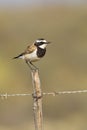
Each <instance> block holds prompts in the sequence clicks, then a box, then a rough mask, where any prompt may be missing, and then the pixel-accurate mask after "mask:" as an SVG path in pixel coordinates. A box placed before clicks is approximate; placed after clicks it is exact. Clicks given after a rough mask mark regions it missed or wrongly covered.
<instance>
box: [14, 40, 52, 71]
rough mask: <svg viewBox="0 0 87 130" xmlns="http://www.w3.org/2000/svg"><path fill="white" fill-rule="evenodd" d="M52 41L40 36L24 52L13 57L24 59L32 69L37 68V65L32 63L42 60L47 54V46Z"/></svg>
mask: <svg viewBox="0 0 87 130" xmlns="http://www.w3.org/2000/svg"><path fill="white" fill-rule="evenodd" d="M49 43H51V42H49V41H46V40H45V39H43V38H39V39H37V40H35V41H34V43H33V44H31V45H28V46H27V48H26V49H25V51H24V52H22V53H21V54H19V55H18V56H16V57H14V58H13V59H18V58H20V59H23V60H25V62H26V63H27V65H28V66H29V67H30V69H37V67H36V66H35V65H34V64H33V63H32V62H36V61H38V60H40V59H41V58H42V57H44V56H45V54H46V46H47V45H48V44H49Z"/></svg>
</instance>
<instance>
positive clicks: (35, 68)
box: [29, 62, 38, 70]
mask: <svg viewBox="0 0 87 130" xmlns="http://www.w3.org/2000/svg"><path fill="white" fill-rule="evenodd" d="M29 63H30V64H31V65H32V66H33V68H34V70H38V68H37V67H36V66H35V65H34V64H33V63H32V62H29Z"/></svg>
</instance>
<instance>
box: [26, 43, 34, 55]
mask: <svg viewBox="0 0 87 130" xmlns="http://www.w3.org/2000/svg"><path fill="white" fill-rule="evenodd" d="M35 49H36V46H35V45H34V44H32V45H29V46H28V47H27V48H26V50H25V52H26V53H28V54H29V53H32V52H33V51H34V50H35Z"/></svg>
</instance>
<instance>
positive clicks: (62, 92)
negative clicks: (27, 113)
mask: <svg viewBox="0 0 87 130" xmlns="http://www.w3.org/2000/svg"><path fill="white" fill-rule="evenodd" d="M77 93H78V94H81V93H87V90H72V91H59V92H43V93H42V95H43V96H45V95H52V96H58V95H65V94H77ZM32 95H33V93H19V94H15V93H14V94H8V93H3V94H0V97H1V99H7V98H8V97H19V96H32Z"/></svg>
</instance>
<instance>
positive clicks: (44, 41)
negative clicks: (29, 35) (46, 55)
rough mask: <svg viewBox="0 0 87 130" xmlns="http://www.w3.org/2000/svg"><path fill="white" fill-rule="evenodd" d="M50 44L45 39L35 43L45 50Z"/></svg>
mask: <svg viewBox="0 0 87 130" xmlns="http://www.w3.org/2000/svg"><path fill="white" fill-rule="evenodd" d="M49 43H50V42H48V41H46V40H45V39H43V38H40V39H37V40H36V41H35V43H34V45H35V46H37V47H40V48H42V49H45V48H46V46H47V44H49Z"/></svg>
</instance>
